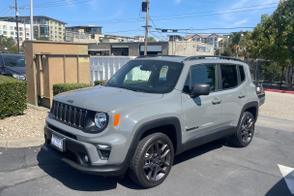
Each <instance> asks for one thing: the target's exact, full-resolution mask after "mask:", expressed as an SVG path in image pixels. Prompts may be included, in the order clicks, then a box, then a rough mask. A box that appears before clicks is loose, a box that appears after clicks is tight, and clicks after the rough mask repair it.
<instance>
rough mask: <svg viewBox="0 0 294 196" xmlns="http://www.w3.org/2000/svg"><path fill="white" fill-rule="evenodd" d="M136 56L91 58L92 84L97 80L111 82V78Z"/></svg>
mask: <svg viewBox="0 0 294 196" xmlns="http://www.w3.org/2000/svg"><path fill="white" fill-rule="evenodd" d="M134 58H136V57H134V56H91V57H90V72H91V82H92V83H93V82H94V81H96V80H109V79H110V77H111V76H112V75H113V74H114V73H115V72H116V71H117V70H118V69H120V68H121V67H122V66H123V65H125V64H126V63H127V62H129V61H130V60H132V59H134Z"/></svg>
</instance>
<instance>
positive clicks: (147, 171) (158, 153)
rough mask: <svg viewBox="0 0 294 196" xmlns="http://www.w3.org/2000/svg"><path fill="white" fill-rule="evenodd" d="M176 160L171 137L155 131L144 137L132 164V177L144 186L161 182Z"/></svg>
mask: <svg viewBox="0 0 294 196" xmlns="http://www.w3.org/2000/svg"><path fill="white" fill-rule="evenodd" d="M173 161H174V148H173V144H172V142H171V140H170V139H169V137H168V136H167V135H165V134H163V133H154V134H151V135H148V136H146V137H145V138H143V139H142V140H141V141H140V142H139V145H138V147H137V149H136V152H135V154H134V156H133V158H132V161H131V164H130V177H131V179H132V180H133V181H134V182H135V183H137V184H139V185H140V186H141V187H143V188H151V187H154V186H157V185H159V184H161V183H162V182H163V181H164V180H165V178H166V177H167V176H168V174H169V172H170V170H171V167H172V165H173Z"/></svg>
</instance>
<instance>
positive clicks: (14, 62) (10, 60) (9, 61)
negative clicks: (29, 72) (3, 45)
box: [3, 55, 25, 67]
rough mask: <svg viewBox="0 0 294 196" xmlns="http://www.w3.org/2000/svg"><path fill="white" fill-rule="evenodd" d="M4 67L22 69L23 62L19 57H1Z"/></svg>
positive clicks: (22, 58)
mask: <svg viewBox="0 0 294 196" xmlns="http://www.w3.org/2000/svg"><path fill="white" fill-rule="evenodd" d="M3 60H4V63H5V66H9V67H24V66H25V60H24V57H23V56H21V55H3Z"/></svg>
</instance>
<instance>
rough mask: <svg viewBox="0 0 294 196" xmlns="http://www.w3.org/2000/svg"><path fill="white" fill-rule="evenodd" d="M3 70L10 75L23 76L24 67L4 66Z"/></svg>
mask: <svg viewBox="0 0 294 196" xmlns="http://www.w3.org/2000/svg"><path fill="white" fill-rule="evenodd" d="M5 69H6V70H7V71H8V72H9V73H11V74H19V75H25V73H26V71H25V67H8V66H6V67H5Z"/></svg>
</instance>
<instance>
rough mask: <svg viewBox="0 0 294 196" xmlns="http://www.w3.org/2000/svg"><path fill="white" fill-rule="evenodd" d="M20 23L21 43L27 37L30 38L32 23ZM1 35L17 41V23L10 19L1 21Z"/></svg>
mask: <svg viewBox="0 0 294 196" xmlns="http://www.w3.org/2000/svg"><path fill="white" fill-rule="evenodd" d="M18 25H19V43H20V45H21V44H22V42H23V41H24V40H26V39H30V37H31V34H30V31H31V30H30V29H31V28H30V25H28V24H24V23H21V22H20V23H18ZM0 35H3V36H5V37H11V38H13V39H14V40H15V41H16V39H17V31H16V23H15V22H9V21H0Z"/></svg>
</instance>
